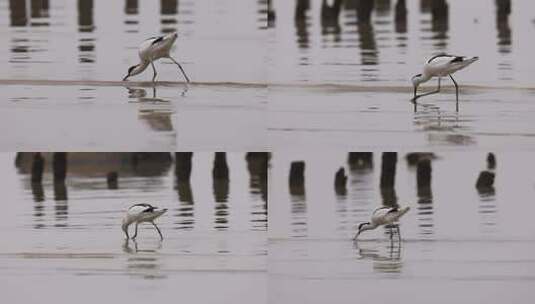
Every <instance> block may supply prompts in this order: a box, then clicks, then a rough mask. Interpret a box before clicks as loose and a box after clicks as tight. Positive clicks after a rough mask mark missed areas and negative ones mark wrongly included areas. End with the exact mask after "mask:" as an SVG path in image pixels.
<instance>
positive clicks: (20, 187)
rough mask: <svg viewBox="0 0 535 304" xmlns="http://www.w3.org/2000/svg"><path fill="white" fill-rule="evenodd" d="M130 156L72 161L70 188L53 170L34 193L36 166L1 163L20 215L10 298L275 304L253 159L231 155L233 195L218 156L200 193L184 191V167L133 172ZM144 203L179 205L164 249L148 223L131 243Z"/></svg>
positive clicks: (202, 165)
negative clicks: (111, 178) (130, 221)
mask: <svg viewBox="0 0 535 304" xmlns="http://www.w3.org/2000/svg"><path fill="white" fill-rule="evenodd" d="M78 157H79V156H76V155H75V154H69V159H75V158H78ZM120 159H121V158H116V157H108V158H99V159H98V160H97V162H98V163H99V164H100V165H99V166H95V165H94V164H93V165H91V164H89V165H84V164H83V163H79V164H73V163H71V164H70V165H69V169H68V177H67V183H66V186H65V187H61V186H55V185H54V183H53V182H52V177H51V174H50V173H48V172H47V173H45V177H44V181H43V185H42V187H36V186H33V187H32V186H31V183H30V180H29V178H30V177H29V175H28V173H27V172H28V166H27V165H22V166H20V167H19V168H15V165H14V155H13V154H5V153H4V154H1V155H0V167H1V168H2V172H3V178H2V180H3V181H4V186H5V190H6V191H5V194H6V196H5V197H4V202H5V204H3V210H4V212H6V214H9V215H10V216H9V217H6V218H5V220H4V221H2V223H0V240H1V241H0V242H1V246H0V248H1V249H0V268H1V269H2V271H1V272H0V273H1V274H0V284H1V285H2V293H3V294H4V297H5V298H7V299H10V300H11V301H14V302H24V303H40V302H42V301H43V299H49V298H55V297H58V296H61V301H60V302H62V303H67V302H73V301H75V302H81V303H94V302H96V301H104V302H109V301H121V302H122V301H125V302H130V303H143V302H147V301H160V300H161V301H168V300H169V298H170V295H172V294H176V296H177V297H178V298H180V299H181V300H182V301H186V302H194V303H234V302H235V299H236V297H239V298H240V299H243V300H244V301H246V302H247V303H265V302H266V276H265V273H266V267H267V266H266V256H267V245H266V230H267V210H266V208H267V205H266V202H265V199H264V197H265V195H262V189H261V188H259V184H258V181H257V180H256V177H252V176H250V175H249V173H248V167H247V163H246V161H245V156H244V154H243V153H228V154H227V162H228V166H229V174H230V175H229V180H227V182H228V184H226V186H225V185H223V187H221V185H220V183H218V182H215V183H213V181H212V177H211V176H212V175H211V170H212V161H213V154H212V153H195V154H194V155H193V164H192V176H191V182H190V187H187V188H188V189H184V188H183V187H182V188H179V189H175V185H174V176H173V171H174V166H173V165H172V164H166V163H160V164H156V165H154V164H153V165H150V166H145V165H144V164H142V163H140V164H139V165H138V166H137V167H132V166H131V165H130V163H128V162H125V161H120ZM49 167H50V166H49V163H46V164H45V168H49ZM109 171H116V172H118V174H119V182H118V188H117V189H113V188H109V186H108V185H107V183H106V173H107V172H109ZM133 202H150V203H152V204H154V205H158V206H160V207H164V208H169V211H168V212H167V213H166V214H165V215H164V216H162V217H161V218H160V219H158V221H157V223H158V225H159V227H160V229H161V230H162V233H163V234H164V237H165V239H164V240H163V242H160V241H159V237H158V234H157V233H156V232H155V230H154V229H153V228H152V227H151V226H150V225H141V226H140V231H139V235H138V239H137V241H136V242H132V241H130V242H128V243H125V241H124V234H123V233H122V231H121V230H120V221H121V217H122V216H123V213H124V210H125V209H126V208H127V207H128V206H130V205H131V204H132V203H133ZM131 229H133V228H132V227H131ZM131 231H132V230H131ZM88 286H91V288H88ZM110 287H111V288H110ZM95 290H106V292H105V293H98V292H95ZM207 291H209V292H207Z"/></svg>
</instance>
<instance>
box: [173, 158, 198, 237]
mask: <svg viewBox="0 0 535 304" xmlns="http://www.w3.org/2000/svg"><path fill="white" fill-rule="evenodd" d="M192 157H193V153H192V152H176V153H175V180H176V183H175V184H176V190H177V192H178V200H179V201H180V207H179V208H178V214H177V217H179V218H180V220H179V222H178V225H179V227H178V228H179V229H187V230H190V229H193V228H194V224H195V217H194V212H195V209H194V201H193V191H192V190H191V183H190V176H191V159H192Z"/></svg>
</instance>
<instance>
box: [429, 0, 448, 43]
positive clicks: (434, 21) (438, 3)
mask: <svg viewBox="0 0 535 304" xmlns="http://www.w3.org/2000/svg"><path fill="white" fill-rule="evenodd" d="M448 28H449V9H448V3H447V2H446V0H433V2H432V3H431V31H432V32H433V33H435V35H434V36H433V37H432V39H433V40H436V42H435V43H434V46H435V48H437V49H445V48H446V47H447V43H446V41H447V39H448V36H447V33H448Z"/></svg>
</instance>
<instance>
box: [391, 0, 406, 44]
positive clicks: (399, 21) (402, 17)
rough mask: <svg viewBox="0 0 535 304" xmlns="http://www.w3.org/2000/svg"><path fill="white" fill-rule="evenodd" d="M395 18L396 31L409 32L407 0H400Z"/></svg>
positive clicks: (399, 32) (400, 32)
mask: <svg viewBox="0 0 535 304" xmlns="http://www.w3.org/2000/svg"><path fill="white" fill-rule="evenodd" d="M394 20H395V23H396V25H395V26H396V33H398V34H404V33H407V5H406V4H405V0H398V2H397V3H396V8H395V16H394ZM405 40H406V38H405Z"/></svg>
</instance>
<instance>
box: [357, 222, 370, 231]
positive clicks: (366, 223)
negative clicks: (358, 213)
mask: <svg viewBox="0 0 535 304" xmlns="http://www.w3.org/2000/svg"><path fill="white" fill-rule="evenodd" d="M369 224H370V222H365V223H360V224H359V228H358V230H360V229H361V228H362V226H364V225H369Z"/></svg>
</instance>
